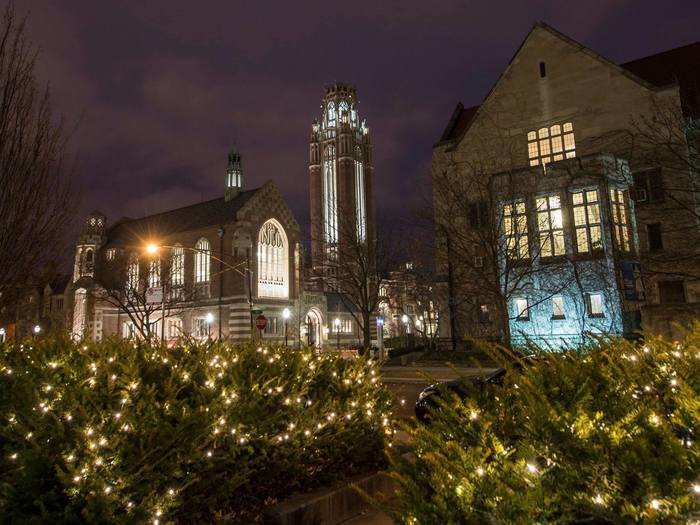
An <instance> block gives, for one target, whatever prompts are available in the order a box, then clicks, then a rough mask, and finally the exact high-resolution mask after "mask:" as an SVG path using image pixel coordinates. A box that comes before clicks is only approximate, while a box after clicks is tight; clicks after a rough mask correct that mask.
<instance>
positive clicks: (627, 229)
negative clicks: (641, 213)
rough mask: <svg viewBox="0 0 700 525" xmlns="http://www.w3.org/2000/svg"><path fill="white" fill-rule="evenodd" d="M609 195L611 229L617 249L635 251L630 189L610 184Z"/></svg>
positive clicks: (626, 251)
mask: <svg viewBox="0 0 700 525" xmlns="http://www.w3.org/2000/svg"><path fill="white" fill-rule="evenodd" d="M608 195H609V197H610V229H611V230H612V234H613V244H614V246H615V249H616V250H618V251H620V252H625V253H630V252H632V251H633V243H632V227H631V225H630V207H629V194H628V190H627V189H625V188H618V187H616V186H610V188H609V192H608Z"/></svg>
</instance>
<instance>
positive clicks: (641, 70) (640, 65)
mask: <svg viewBox="0 0 700 525" xmlns="http://www.w3.org/2000/svg"><path fill="white" fill-rule="evenodd" d="M538 28H540V29H544V30H546V31H548V32H550V33H551V34H553V35H555V36H556V37H558V38H560V39H562V40H564V41H566V42H568V43H569V44H571V45H573V46H575V47H577V48H579V49H580V50H581V51H583V52H584V53H586V54H588V55H590V56H591V57H593V58H595V59H596V60H600V61H601V62H603V63H605V64H607V65H609V66H610V67H612V68H614V69H616V70H617V71H618V72H620V73H621V74H623V75H625V76H627V77H629V78H630V79H631V80H634V81H635V82H638V83H639V84H641V85H643V86H645V87H647V88H648V89H652V90H656V89H660V88H664V87H667V86H669V85H672V84H676V83H677V84H678V85H679V86H680V91H681V103H682V104H683V109H684V111H685V112H686V114H690V115H692V116H694V117H699V116H700V42H696V43H694V44H689V45H687V46H683V47H679V48H675V49H671V50H668V51H663V52H661V53H657V54H655V55H650V56H648V57H645V58H640V59H638V60H633V61H631V62H626V63H624V64H620V65H617V64H615V63H614V62H612V61H611V60H609V59H607V58H605V57H604V56H602V55H600V54H599V53H596V52H595V51H593V50H592V49H590V48H588V47H586V46H584V45H583V44H581V43H580V42H577V41H576V40H574V39H573V38H571V37H569V36H567V35H565V34H563V33H561V32H559V31H557V30H556V29H554V28H553V27H551V26H549V25H548V24H546V23H544V22H537V23H536V24H535V25H534V26H533V28H532V29H531V30H530V32H529V33H528V35H527V36H526V37H525V39H524V40H523V42H522V43H521V44H520V46H519V47H518V49H517V50H516V51H515V53H514V54H513V56H512V57H511V59H510V60H509V61H508V65H507V66H506V68H505V69H504V70H503V72H502V73H501V74H500V75H499V77H498V79H497V80H496V82H494V84H493V86H492V87H491V89H490V90H489V92H488V94H487V95H486V96H485V97H484V101H485V100H486V99H488V98H489V96H491V93H493V91H494V90H495V89H496V87H497V86H498V84H499V83H500V82H501V79H502V78H503V77H504V76H505V74H506V73H507V71H508V69H510V67H511V65H512V64H513V60H514V59H515V57H516V56H517V55H518V53H520V50H521V49H522V48H523V46H525V43H526V42H527V41H528V39H529V38H530V36H531V35H532V33H533V32H534V31H535V30H536V29H538ZM479 108H480V105H477V106H471V107H469V108H464V106H463V105H462V103H461V102H460V103H458V104H457V107H456V108H455V111H454V112H453V113H452V116H451V117H450V120H449V122H448V124H447V127H446V128H445V130H444V131H443V133H442V136H441V137H440V140H439V141H438V143H437V144H436V146H437V145H440V144H442V143H444V142H450V141H455V140H457V141H458V140H459V139H461V138H462V137H463V136H464V134H465V133H466V132H467V131H468V130H469V127H470V126H471V124H472V122H473V121H474V117H475V116H476V114H477V112H478V110H479Z"/></svg>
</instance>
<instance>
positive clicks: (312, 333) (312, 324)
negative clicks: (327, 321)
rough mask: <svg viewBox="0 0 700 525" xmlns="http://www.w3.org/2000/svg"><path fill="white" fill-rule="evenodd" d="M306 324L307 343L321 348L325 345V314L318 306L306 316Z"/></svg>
mask: <svg viewBox="0 0 700 525" xmlns="http://www.w3.org/2000/svg"><path fill="white" fill-rule="evenodd" d="M304 324H305V325H306V344H308V345H309V346H314V347H316V348H321V346H323V315H321V312H320V311H319V310H318V308H312V309H311V310H309V311H308V313H307V314H306V316H305V317H304Z"/></svg>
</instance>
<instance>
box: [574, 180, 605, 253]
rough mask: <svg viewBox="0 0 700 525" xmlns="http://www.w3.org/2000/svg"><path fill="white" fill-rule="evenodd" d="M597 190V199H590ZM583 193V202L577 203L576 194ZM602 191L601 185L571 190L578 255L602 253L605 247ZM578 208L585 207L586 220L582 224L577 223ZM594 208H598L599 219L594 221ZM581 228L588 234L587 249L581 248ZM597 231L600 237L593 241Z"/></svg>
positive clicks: (584, 216)
mask: <svg viewBox="0 0 700 525" xmlns="http://www.w3.org/2000/svg"><path fill="white" fill-rule="evenodd" d="M591 192H595V194H596V200H595V201H590V200H589V193H591ZM577 195H581V202H580V203H577V202H576V196H577ZM601 204H602V202H601V192H600V188H599V187H597V186H596V187H592V188H591V187H589V188H581V189H576V190H570V191H569V205H570V206H571V217H572V221H571V224H572V230H573V232H572V233H573V246H574V252H575V253H576V255H591V254H596V253H600V252H602V251H603V249H604V241H603V217H602V210H601ZM578 209H583V218H584V222H583V223H582V224H577V216H576V211H577V210H578ZM593 210H597V212H596V213H597V215H598V217H597V221H593V220H592V219H591V215H592V214H593V215H594V213H593ZM580 230H583V231H584V233H585V236H586V246H587V248H586V249H585V250H582V249H581V246H580V244H579V234H578V232H579V231H580ZM594 231H597V232H598V239H597V242H596V243H594V242H593V237H594V235H593V232H594Z"/></svg>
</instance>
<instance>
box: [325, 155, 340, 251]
mask: <svg viewBox="0 0 700 525" xmlns="http://www.w3.org/2000/svg"><path fill="white" fill-rule="evenodd" d="M337 195H338V182H337V178H336V172H335V146H333V145H332V144H329V145H328V146H327V147H326V151H325V155H324V158H323V222H324V233H325V237H326V242H327V243H328V244H330V245H334V244H336V243H337V242H338V199H337Z"/></svg>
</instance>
